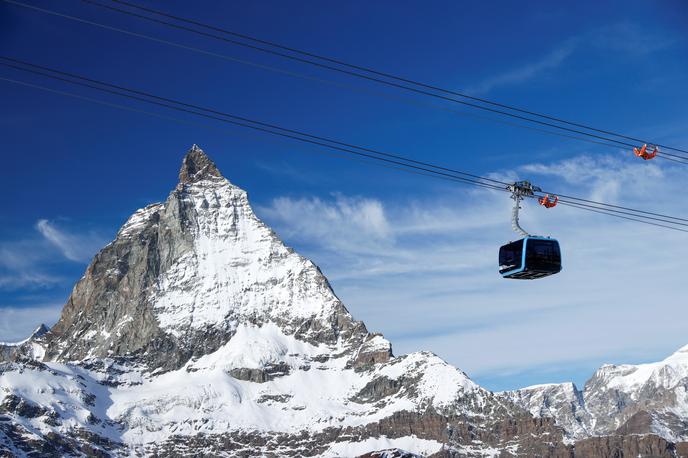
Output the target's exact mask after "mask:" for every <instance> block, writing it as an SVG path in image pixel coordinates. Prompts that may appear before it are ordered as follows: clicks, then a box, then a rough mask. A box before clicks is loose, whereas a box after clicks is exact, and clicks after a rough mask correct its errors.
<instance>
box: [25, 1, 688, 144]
mask: <svg viewBox="0 0 688 458" xmlns="http://www.w3.org/2000/svg"><path fill="white" fill-rule="evenodd" d="M81 1H83V2H85V3H89V4H92V5H94V6H98V7H101V8H105V9H108V10H111V11H116V12H119V13H122V14H126V15H129V16H133V17H137V18H140V19H143V20H147V21H150V22H155V23H158V24H162V25H165V26H168V27H172V28H176V29H179V30H184V31H187V32H191V33H195V34H198V35H202V36H206V37H209V38H213V39H216V40H221V41H225V42H227V43H230V44H233V45H237V46H243V47H246V48H249V49H253V50H256V51H260V52H264V53H268V54H273V55H277V56H279V57H283V58H286V59H290V60H295V61H298V62H301V63H306V64H309V65H314V66H317V67H321V68H325V69H327V70H332V71H336V72H340V73H344V74H347V75H350V76H355V77H358V78H363V79H367V80H370V81H374V82H378V83H381V84H386V85H391V86H393V87H397V88H400V89H405V90H408V91H413V92H416V93H420V94H423V95H428V96H432V97H438V98H441V99H444V100H448V101H452V102H456V103H461V104H464V105H467V106H470V107H472V108H478V109H481V110H487V111H490V112H492V113H497V114H501V115H504V116H510V117H515V118H517V119H521V120H525V121H528V122H533V123H537V124H541V125H545V126H548V127H553V128H556V129H562V130H566V131H569V132H573V133H577V134H581V135H587V136H590V137H593V138H597V139H602V140H606V141H613V142H615V143H618V144H620V145H624V146H628V147H631V148H633V147H635V146H637V145H635V144H631V143H626V142H621V141H619V140H616V139H610V138H606V137H601V136H599V135H595V134H590V133H589V132H583V131H579V130H576V129H570V128H566V127H564V126H559V125H556V124H551V123H546V122H543V121H539V120H536V119H532V118H528V117H524V116H518V115H515V114H513V113H508V112H504V111H501V110H493V109H490V108H489V107H484V106H481V105H477V104H472V103H468V102H464V101H461V100H457V99H453V98H448V97H442V96H440V95H438V94H433V93H429V92H427V91H419V90H417V89H414V88H412V87H409V86H404V85H399V84H395V83H393V82H389V81H385V80H381V79H379V78H373V77H369V76H366V75H362V74H360V73H356V72H351V71H347V70H344V69H341V68H337V67H332V66H330V65H326V64H321V63H318V62H313V61H311V60H308V59H303V58H299V57H296V56H291V55H288V54H284V53H281V52H278V51H274V50H270V49H266V48H262V47H260V46H255V45H251V44H248V43H243V42H240V41H237V40H233V39H228V38H225V37H221V36H218V35H214V34H210V33H206V32H202V31H200V30H196V29H193V28H190V27H185V26H182V25H179V24H174V23H171V22H168V21H163V20H160V19H156V18H152V17H149V16H145V15H141V14H138V13H134V12H132V11H127V10H123V9H120V8H116V7H113V6H109V5H104V4H102V3H100V2H97V1H95V0H81ZM110 1H112V2H113V3H119V4H123V5H127V6H129V7H132V8H136V9H139V10H143V11H148V12H152V13H154V14H158V15H161V16H164V17H168V18H173V19H175V20H178V21H181V22H186V23H190V24H194V25H197V26H201V27H204V28H206V29H210V30H216V31H221V32H222V33H226V34H229V35H233V36H240V37H241V38H244V39H247V40H251V41H254V42H260V43H264V44H269V45H270V46H274V47H277V48H280V49H285V50H289V51H292V52H295V53H298V54H301V55H306V56H310V57H315V58H318V59H321V60H325V61H328V62H333V63H337V64H339V65H342V66H346V67H349V68H354V69H357V70H363V71H366V72H369V73H372V74H376V75H379V76H384V77H387V78H390V79H394V80H397V81H402V82H404V83H410V84H414V85H416V86H420V87H424V88H426V89H432V90H435V91H439V92H443V93H447V94H452V95H456V96H459V97H463V98H466V99H469V100H474V101H479V102H482V103H485V104H489V105H492V106H498V107H500V108H506V109H508V110H512V111H516V112H519V113H524V114H528V115H532V116H537V117H540V118H543V119H548V120H551V121H556V122H559V123H563V124H568V125H572V126H575V127H580V128H584V129H587V130H591V131H594V132H598V133H603V134H607V135H613V136H616V137H619V138H625V139H627V140H632V141H635V142H640V143H651V142H648V141H647V140H642V139H638V138H635V137H630V136H627V135H623V134H618V133H615V132H611V131H607V130H603V129H596V128H594V127H591V126H587V125H584V124H579V123H575V122H572V121H567V120H564V119H560V118H557V117H554V116H550V115H544V114H540V113H537V112H534V111H529V110H524V109H521V108H517V107H514V106H510V105H506V104H502V103H498V102H493V101H490V100H487V99H483V98H480V97H473V96H470V95H467V94H464V93H461V92H458V91H452V90H448V89H443V88H440V87H438V86H434V85H429V84H426V83H422V82H418V81H415V80H411V79H407V78H403V77H399V76H395V75H391V74H388V73H384V72H379V71H377V70H373V69H370V68H366V67H361V66H357V65H352V64H348V63H345V62H343V61H339V60H337V59H331V58H326V57H324V56H319V55H315V54H312V53H307V52H303V51H300V50H297V49H296V48H288V47H285V46H282V45H278V44H276V43H271V42H266V41H264V40H258V39H255V38H252V37H249V36H247V35H241V34H236V33H234V32H231V31H227V30H224V29H220V28H216V27H213V26H209V25H207V24H203V23H200V22H198V21H192V20H189V19H185V18H182V17H179V16H173V15H169V14H167V13H164V12H161V11H158V10H154V9H152V8H145V7H142V6H139V5H136V4H134V3H131V2H125V1H119V0H110ZM13 3H14V2H13ZM655 145H656V146H659V147H662V148H664V149H670V150H674V151H679V152H683V153H688V150H682V149H680V148H673V147H669V146H663V145H660V144H657V143H655ZM661 154H664V155H667V156H674V157H679V158H685V156H678V155H673V154H669V153H666V152H663V153H661Z"/></svg>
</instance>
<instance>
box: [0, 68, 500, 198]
mask: <svg viewBox="0 0 688 458" xmlns="http://www.w3.org/2000/svg"><path fill="white" fill-rule="evenodd" d="M0 58H1V59H5V57H4V56H0ZM12 60H16V59H12ZM0 65H4V66H6V67H10V68H14V69H17V70H21V71H25V72H29V73H33V74H37V75H41V76H45V77H48V78H52V79H56V80H60V81H64V82H67V83H71V84H76V85H79V86H84V87H88V88H91V89H96V90H99V91H103V92H108V93H110V94H115V95H119V96H122V97H127V98H131V99H134V100H138V101H142V102H146V103H152V104H155V105H159V106H163V107H165V108H171V109H179V110H181V111H185V112H187V113H191V114H195V115H198V116H203V117H207V118H210V119H215V120H218V121H223V122H225V121H226V122H231V123H233V124H237V125H240V126H243V127H249V128H253V129H259V127H257V126H262V127H264V128H270V129H277V130H279V131H283V132H285V133H284V134H283V133H279V132H273V131H268V130H265V129H259V130H263V131H265V132H269V133H273V134H276V135H284V136H287V137H290V138H295V139H299V140H302V141H309V140H306V139H302V138H300V137H299V138H297V137H293V136H291V135H287V133H288V134H294V135H300V136H303V137H307V138H310V139H314V140H310V141H312V142H313V143H315V144H318V145H321V146H328V147H332V148H335V146H330V145H327V144H325V143H322V142H329V143H333V144H334V145H339V146H343V147H346V148H356V149H360V150H362V151H366V152H369V153H373V154H377V155H380V156H385V157H391V158H395V159H399V160H403V161H406V162H409V163H413V164H420V165H424V166H428V167H432V168H434V169H438V170H443V171H448V172H452V173H456V174H459V175H464V176H468V177H471V178H474V179H476V180H483V181H488V182H493V183H498V184H501V185H507V184H508V183H506V182H503V181H499V180H495V179H493V178H488V177H481V176H478V175H474V174H471V173H467V172H462V171H460V170H454V169H449V168H446V167H442V166H436V165H433V164H429V163H425V162H421V161H416V160H414V159H410V158H405V157H403V156H398V155H394V154H390V153H385V152H382V151H377V150H373V149H370V148H363V147H359V146H355V145H351V144H348V143H344V142H340V141H337V140H331V139H328V138H325V137H320V136H317V135H312V134H308V133H305V132H300V131H296V130H293V129H287V128H283V127H280V126H276V125H274V124H268V123H264V122H261V121H255V120H251V119H248V118H244V117H241V116H236V115H232V114H229V113H222V112H219V111H216V110H213V109H208V108H203V107H200V106H198V105H192V104H187V103H185V102H179V101H175V100H172V99H168V98H164V97H159V96H156V95H153V94H149V93H145V92H143V91H138V90H132V89H128V88H124V87H122V86H115V85H111V84H109V83H104V82H100V81H97V80H92V79H89V80H90V81H93V82H97V84H102V85H105V86H111V87H116V88H117V89H120V90H124V91H128V92H133V93H136V94H140V95H145V96H146V97H151V98H154V99H159V100H165V101H167V102H169V103H174V104H178V105H182V106H186V107H193V108H195V109H199V110H204V111H208V112H210V113H214V114H219V115H221V116H225V117H229V118H233V119H237V120H239V121H241V122H247V123H252V124H256V125H257V126H253V125H249V124H243V123H239V122H237V121H231V120H228V119H224V118H221V117H217V116H212V115H207V114H204V113H199V112H197V111H193V110H187V109H183V108H179V107H175V106H173V105H169V104H167V103H161V102H155V101H152V100H148V99H146V98H143V97H138V96H133V95H129V94H125V93H122V92H118V91H115V90H110V89H106V88H101V87H98V86H95V85H92V84H88V83H81V82H78V81H72V80H69V79H67V78H62V77H59V76H55V75H51V74H48V73H44V72H40V71H36V70H31V69H25V68H22V67H19V66H16V65H13V64H8V63H4V62H0ZM74 77H76V78H80V79H81V77H78V76H76V75H74ZM83 79H86V78H83ZM315 140H317V141H315ZM342 151H344V150H342ZM346 151H347V152H351V153H354V154H359V155H363V156H367V157H373V156H370V155H367V154H363V153H359V152H355V151H353V150H346ZM375 158H376V159H380V160H383V159H382V158H378V157H375ZM390 162H392V163H395V164H398V165H405V166H408V167H413V166H412V165H410V164H407V163H402V162H397V161H390ZM419 169H420V170H425V171H429V172H433V173H440V172H437V171H435V170H432V169H427V168H422V167H419ZM447 176H451V177H453V178H460V177H456V176H454V175H447ZM461 179H463V180H469V179H466V178H461ZM476 180H470V181H476ZM479 182H480V183H481V184H485V183H482V181H479ZM500 189H501V188H500Z"/></svg>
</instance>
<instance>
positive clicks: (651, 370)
mask: <svg viewBox="0 0 688 458" xmlns="http://www.w3.org/2000/svg"><path fill="white" fill-rule="evenodd" d="M501 395H502V396H503V397H504V398H505V399H508V400H510V401H512V402H515V403H516V404H518V405H520V406H521V407H523V408H525V409H527V410H528V411H529V412H530V413H531V414H533V415H534V416H536V417H551V418H555V419H556V422H557V424H558V425H559V426H562V427H563V428H564V429H565V430H566V432H567V436H568V438H569V439H572V440H576V439H582V438H586V437H590V436H602V435H611V434H615V435H628V434H656V435H658V436H661V437H663V438H665V439H667V440H669V441H672V442H677V443H679V442H684V443H685V442H687V441H688V346H685V347H683V348H681V349H679V350H678V351H677V352H676V353H674V354H672V355H671V356H669V357H668V358H666V359H664V360H663V361H660V362H656V363H650V364H639V365H630V364H623V365H620V366H616V365H611V364H607V365H604V366H602V367H601V368H600V369H598V370H597V371H596V372H595V374H594V375H593V376H592V378H590V380H588V381H587V383H586V384H585V387H584V388H583V390H582V391H581V390H578V388H576V386H575V385H574V384H573V383H562V384H551V385H537V386H532V387H528V388H523V389H520V390H516V391H510V392H505V393H502V394H501ZM686 452H688V449H687V450H686Z"/></svg>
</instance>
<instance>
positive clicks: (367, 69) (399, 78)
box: [82, 0, 688, 153]
mask: <svg viewBox="0 0 688 458" xmlns="http://www.w3.org/2000/svg"><path fill="white" fill-rule="evenodd" d="M82 1H83V2H86V3H90V4H92V5H95V6H99V7H101V8H107V9H110V10H114V11H118V12H121V13H124V14H131V15H136V16H137V17H142V15H137V14H136V13H133V12H130V11H126V10H121V9H119V8H114V7H112V6H108V5H104V4H102V3H99V2H97V1H94V0H82ZM110 2H112V3H116V4H120V5H125V6H127V7H130V8H134V9H137V10H139V11H146V12H148V13H153V14H155V15H158V16H162V17H166V18H169V19H174V20H176V21H179V22H184V23H187V24H192V25H195V26H198V27H203V28H205V29H207V30H213V31H216V32H220V33H224V34H227V35H231V36H234V37H237V38H242V39H244V40H249V41H252V42H254V43H260V44H264V45H268V46H272V47H274V48H278V49H282V50H285V51H289V52H293V53H296V54H300V55H303V56H307V57H311V58H315V59H319V60H322V61H326V62H330V63H333V64H337V65H341V66H344V67H348V68H352V69H355V70H361V71H365V72H368V73H372V74H374V75H378V76H382V77H385V78H389V79H394V80H397V81H402V82H404V83H409V84H413V85H416V86H420V87H424V88H426V89H432V90H435V91H438V92H443V93H446V94H451V95H456V96H459V97H463V98H466V99H469V100H474V101H477V102H482V103H485V104H488V105H492V106H497V107H500V108H506V109H508V110H512V111H516V112H519V113H523V114H528V115H531V116H538V117H541V118H544V119H549V120H550V121H556V122H559V123H563V124H569V125H572V126H575V127H580V128H583V129H587V130H591V131H594V132H598V133H602V134H607V135H613V136H615V137H619V138H625V139H627V140H631V141H635V142H639V143H653V142H650V141H647V140H643V139H639V138H636V137H632V136H629V135H625V134H620V133H618V132H614V131H610V130H604V129H598V128H595V127H592V126H589V125H586V124H581V123H578V122H574V121H569V120H566V119H562V118H558V117H555V116H552V115H547V114H543V113H538V112H535V111H531V110H526V109H523V108H518V107H515V106H513V105H507V104H504V103H500V102H495V101H493V100H489V99H485V98H481V97H476V96H472V95H469V94H466V93H464V92H460V91H455V90H449V89H445V88H442V87H439V86H436V85H432V84H428V83H424V82H421V81H418V80H413V79H410V78H405V77H402V76H399V75H393V74H391V73H387V72H383V71H380V70H376V69H373V68H370V67H365V66H362V65H356V64H351V63H348V62H345V61H343V60H341V59H335V58H332V57H328V56H324V55H322V54H315V53H312V52H308V51H304V50H302V49H298V48H294V47H290V46H285V45H282V44H279V43H276V42H274V41H268V40H263V39H259V38H256V37H253V36H250V35H246V34H242V33H238V32H234V31H231V30H228V29H225V28H221V27H217V26H213V25H210V24H206V23H203V22H200V21H196V20H193V19H189V18H185V17H181V16H177V15H173V14H170V13H166V12H164V11H160V10H157V9H153V8H149V7H145V6H142V5H138V4H136V3H133V2H130V1H124V0H110ZM143 18H145V19H149V20H155V19H153V18H149V17H146V16H143ZM175 26H176V25H175ZM192 31H194V32H196V31H195V30H193V29H192ZM654 144H655V145H657V146H659V147H660V148H664V149H669V150H673V151H679V152H683V153H688V150H685V149H681V148H674V147H671V146H667V145H661V144H657V143H654Z"/></svg>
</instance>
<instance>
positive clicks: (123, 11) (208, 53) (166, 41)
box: [3, 0, 688, 164]
mask: <svg viewBox="0 0 688 458" xmlns="http://www.w3.org/2000/svg"><path fill="white" fill-rule="evenodd" d="M3 1H5V2H7V3H11V4H14V5H17V6H22V7H25V8H28V9H32V10H35V11H40V12H43V13H46V14H50V15H54V16H58V17H62V18H66V19H70V20H74V21H77V22H82V23H85V24H89V25H93V26H97V27H101V28H104V29H107V30H111V31H116V32H120V33H124V34H127V35H131V36H135V37H138V38H144V39H147V40H151V41H155V42H158V43H162V44H167V45H170V46H175V47H178V48H181V49H186V50H189V51H194V52H199V53H202V54H205V55H209V56H213V57H218V58H221V59H224V60H230V61H233V62H238V63H242V64H246V65H251V66H254V67H259V68H262V69H265V70H270V71H277V72H279V73H283V74H288V75H291V76H298V77H306V78H308V79H312V80H317V81H320V82H327V80H322V79H319V78H315V77H310V76H303V75H300V74H298V73H295V72H291V71H287V70H282V69H276V68H274V67H270V66H267V65H263V64H257V63H254V62H251V61H247V60H244V59H238V58H234V57H231V56H226V55H224V54H219V53H215V52H212V51H207V50H203V49H200V48H195V47H193V46H187V45H183V44H179V43H175V42H171V41H168V40H163V39H159V38H155V37H151V36H148V35H144V34H141V33H137V32H132V31H130V30H126V29H121V28H117V27H113V26H109V25H105V24H101V23H98V22H94V21H90V20H87V19H83V18H79V17H76V16H71V15H67V14H63V13H59V12H56V11H52V10H48V9H44V8H40V7H36V6H33V5H28V4H25V3H22V2H19V1H16V0H3ZM83 1H88V2H89V3H92V4H94V5H97V6H102V7H104V8H108V9H114V10H117V11H119V12H122V13H124V14H128V15H132V16H136V17H140V18H142V19H146V20H149V21H153V22H158V23H165V25H170V26H172V27H174V28H178V29H183V30H188V31H190V32H193V33H197V34H201V35H204V36H211V37H214V38H217V39H220V40H222V41H227V42H230V43H231V44H236V45H239V46H244V47H249V48H251V49H256V50H260V51H264V52H266V53H270V54H276V55H279V56H281V57H285V58H288V59H292V60H298V61H301V62H304V63H310V64H312V65H315V66H318V67H323V68H326V69H330V70H334V71H338V72H341V73H346V74H349V75H351V76H357V77H359V78H363V79H366V80H370V81H375V82H378V83H381V84H385V85H388V86H392V87H396V88H400V89H405V90H408V91H411V92H414V93H418V94H422V95H427V96H430V97H435V98H438V99H442V100H447V101H452V102H455V103H459V104H462V105H465V106H469V107H473V108H477V109H480V110H484V111H488V112H491V113H495V114H501V115H504V116H508V117H511V118H515V119H519V120H523V121H527V122H532V123H536V124H539V125H543V126H548V127H552V128H555V129H559V130H563V131H567V132H571V133H576V134H580V135H585V136H588V137H591V138H596V139H600V140H604V141H606V142H612V143H616V144H618V145H621V146H625V147H631V148H632V147H634V146H637V145H633V144H630V143H626V142H622V141H619V140H616V139H610V138H606V137H602V136H599V135H595V134H590V133H588V132H583V131H579V130H576V129H570V128H567V127H564V126H558V125H556V124H552V123H548V122H544V121H539V120H536V119H532V118H528V117H526V116H520V115H516V114H513V113H508V112H504V111H501V110H495V109H492V108H489V107H484V106H481V105H477V104H474V103H470V102H465V101H462V100H457V99H453V98H451V97H446V96H442V95H439V94H433V93H431V92H427V91H424V90H419V89H416V88H412V87H408V86H404V85H402V84H397V83H394V82H389V81H384V80H380V79H379V78H374V77H370V76H366V75H361V74H357V73H355V72H351V71H347V70H344V69H338V68H336V67H331V66H329V65H326V64H320V63H317V62H311V61H307V60H306V59H301V58H298V57H295V56H289V55H282V54H283V53H279V52H276V51H272V50H266V49H263V48H260V47H257V46H253V45H249V44H246V43H241V42H236V40H229V39H227V38H223V37H217V36H214V35H212V34H207V33H205V32H201V31H198V30H194V29H190V28H187V27H184V26H179V25H176V24H166V21H160V20H158V19H154V18H149V17H146V16H142V15H138V14H136V13H133V12H130V11H125V10H119V9H118V8H114V7H111V6H107V5H102V4H98V3H96V2H93V1H92V0H83ZM329 83H332V84H337V85H341V84H338V83H334V82H329ZM493 120H494V119H493ZM495 121H496V120H495ZM519 127H524V128H528V127H526V126H519ZM536 130H537V129H536ZM540 131H542V130H540ZM544 132H547V133H550V134H554V132H551V131H544ZM566 137H568V138H574V139H578V140H583V139H581V138H579V137H575V136H571V135H566ZM593 143H599V144H603V145H605V146H613V145H609V144H606V143H603V142H597V141H595V142H593ZM666 156H672V157H675V158H678V159H683V160H686V162H683V161H679V160H674V162H680V163H684V164H688V157H685V156H679V155H675V154H671V153H666V152H662V153H660V155H659V156H658V157H661V158H663V159H668V157H666Z"/></svg>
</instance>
